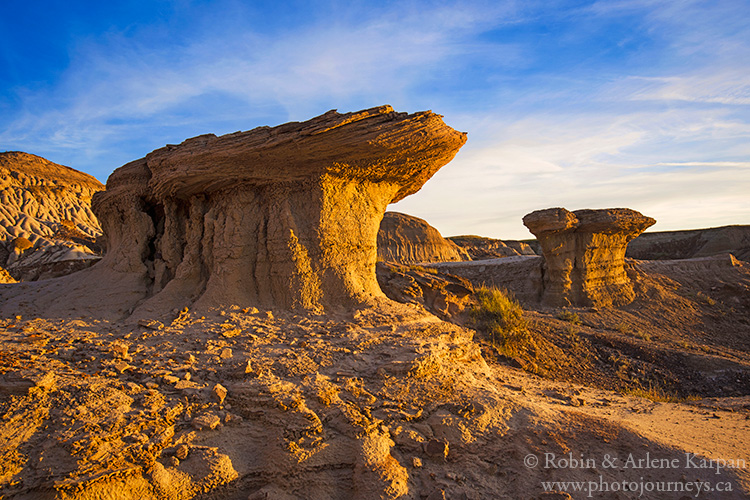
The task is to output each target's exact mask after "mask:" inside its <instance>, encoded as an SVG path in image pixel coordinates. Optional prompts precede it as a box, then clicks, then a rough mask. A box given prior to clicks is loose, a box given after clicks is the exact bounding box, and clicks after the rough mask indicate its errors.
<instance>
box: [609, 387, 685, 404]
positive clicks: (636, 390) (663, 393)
mask: <svg viewBox="0 0 750 500" xmlns="http://www.w3.org/2000/svg"><path fill="white" fill-rule="evenodd" d="M623 394H626V395H628V396H636V397H639V398H644V399H650V400H651V401H654V402H656V403H684V402H685V401H697V400H699V399H700V396H694V395H691V396H687V397H683V396H678V395H677V394H675V393H672V392H669V391H667V390H665V389H663V388H661V387H654V386H653V385H652V384H651V383H650V382H649V384H648V387H643V386H642V385H641V386H639V387H630V388H627V389H625V390H624V391H623Z"/></svg>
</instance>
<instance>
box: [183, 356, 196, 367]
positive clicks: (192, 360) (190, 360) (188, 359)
mask: <svg viewBox="0 0 750 500" xmlns="http://www.w3.org/2000/svg"><path fill="white" fill-rule="evenodd" d="M196 361H198V360H197V359H195V356H193V355H192V354H188V355H187V356H186V357H185V362H186V363H187V364H189V365H194V364H195V363H196Z"/></svg>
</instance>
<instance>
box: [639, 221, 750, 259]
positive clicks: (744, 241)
mask: <svg viewBox="0 0 750 500" xmlns="http://www.w3.org/2000/svg"><path fill="white" fill-rule="evenodd" d="M722 253H731V254H732V255H734V256H735V257H737V258H738V259H740V260H744V261H750V226H739V225H738V226H723V227H713V228H709V229H694V230H689V231H664V232H655V233H644V234H642V235H640V236H639V237H638V238H636V239H634V240H633V241H631V242H630V245H629V246H628V251H627V253H626V254H625V256H626V257H630V258H632V259H641V260H665V259H692V258H696V257H709V256H711V255H719V254H722Z"/></svg>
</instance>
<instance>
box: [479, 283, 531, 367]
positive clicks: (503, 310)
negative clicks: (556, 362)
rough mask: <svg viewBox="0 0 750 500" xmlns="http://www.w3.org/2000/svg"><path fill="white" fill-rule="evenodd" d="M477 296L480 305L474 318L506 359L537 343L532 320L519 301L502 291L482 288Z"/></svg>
mask: <svg viewBox="0 0 750 500" xmlns="http://www.w3.org/2000/svg"><path fill="white" fill-rule="evenodd" d="M475 297H476V299H477V305H476V306H475V307H474V309H473V310H472V317H473V319H474V321H475V322H476V324H477V326H478V327H479V328H480V329H482V330H484V331H485V332H486V333H487V334H488V335H489V337H490V342H491V343H492V345H494V346H495V347H496V348H497V349H498V351H500V352H501V353H502V354H504V355H506V356H510V357H513V356H518V355H520V354H521V352H522V351H523V350H524V347H526V346H528V345H529V344H533V339H532V337H531V334H530V333H529V324H528V321H527V320H526V317H525V316H524V312H523V309H522V308H521V306H520V305H519V304H518V302H516V300H514V299H513V298H512V297H509V296H508V295H507V294H506V293H505V292H503V291H502V290H498V289H496V288H488V287H481V288H479V289H478V290H477V291H476V294H475Z"/></svg>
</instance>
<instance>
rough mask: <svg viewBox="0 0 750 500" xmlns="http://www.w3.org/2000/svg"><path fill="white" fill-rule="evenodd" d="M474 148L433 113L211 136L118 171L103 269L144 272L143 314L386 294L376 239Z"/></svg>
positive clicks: (102, 207)
mask: <svg viewBox="0 0 750 500" xmlns="http://www.w3.org/2000/svg"><path fill="white" fill-rule="evenodd" d="M465 142H466V134H465V133H462V132H457V131H455V130H453V129H452V128H450V127H448V126H447V125H446V124H445V123H444V122H443V120H442V117H441V116H440V115H436V114H434V113H432V112H430V111H426V112H421V113H415V114H407V113H396V112H394V111H393V109H392V108H391V107H390V106H381V107H378V108H372V109H368V110H364V111H359V112H355V113H347V114H339V113H337V112H336V111H329V112H328V113H325V114H324V115H321V116H319V117H317V118H313V119H312V120H309V121H306V122H301V123H298V122H294V123H287V124H284V125H280V126H278V127H273V128H270V127H260V128H256V129H254V130H251V131H248V132H237V133H234V134H229V135H224V136H221V137H216V136H214V135H204V136H199V137H195V138H192V139H188V140H186V141H185V142H183V143H182V144H180V145H177V146H173V145H170V146H166V147H164V148H161V149H158V150H156V151H153V152H152V153H150V154H148V155H147V156H146V157H145V158H143V159H140V160H136V161H134V162H132V163H129V164H127V165H125V166H123V167H121V168H119V169H117V170H116V171H115V172H114V173H113V174H112V175H111V176H110V178H109V180H108V181H107V190H106V191H105V192H102V193H99V194H97V196H96V197H95V198H94V203H93V208H94V211H95V213H96V214H97V216H98V217H99V219H100V220H101V221H102V226H103V229H104V233H105V235H106V241H107V247H108V252H107V255H106V257H105V258H104V260H103V261H102V263H101V264H100V265H101V266H105V267H107V266H108V267H110V268H114V269H116V270H118V271H120V272H125V273H134V272H135V273H141V274H142V275H143V280H142V283H144V285H143V290H142V293H143V295H144V298H145V299H146V300H145V301H144V302H143V303H142V304H141V305H140V306H139V307H140V308H146V310H153V311H156V310H164V309H165V308H175V307H183V306H185V305H190V304H192V303H196V304H197V305H200V306H204V305H217V304H248V305H255V306H257V307H268V308H273V307H278V308H285V309H303V310H311V311H322V310H325V309H326V308H330V307H336V306H343V307H344V308H348V307H352V306H355V305H362V304H367V303H371V302H372V300H373V299H374V298H377V297H383V295H382V292H381V291H380V288H379V287H378V283H377V281H376V278H375V262H376V259H377V247H376V241H377V233H378V227H379V225H380V221H381V219H382V217H383V214H384V212H385V209H386V207H387V205H388V204H389V203H392V202H395V201H398V200H401V199H402V198H404V197H406V196H408V195H410V194H413V193H415V192H416V191H418V190H419V189H420V188H421V187H422V185H423V184H424V183H425V182H426V181H427V180H428V179H429V178H430V177H432V175H433V174H434V173H435V172H437V171H438V170H439V169H440V168H441V167H442V166H443V165H445V164H447V163H448V162H449V161H450V160H451V159H452V158H453V157H454V156H455V154H456V153H457V152H458V150H459V148H460V147H461V146H462V145H463V144H464V143H465Z"/></svg>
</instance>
